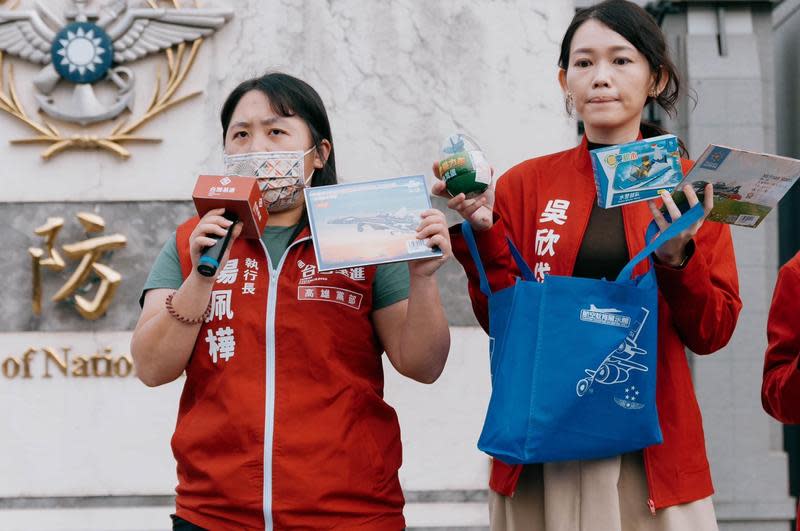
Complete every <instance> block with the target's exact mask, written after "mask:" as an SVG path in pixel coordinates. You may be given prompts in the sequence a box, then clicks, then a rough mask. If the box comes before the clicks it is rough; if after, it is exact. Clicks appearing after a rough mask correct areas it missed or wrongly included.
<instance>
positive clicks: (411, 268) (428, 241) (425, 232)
mask: <svg viewBox="0 0 800 531" xmlns="http://www.w3.org/2000/svg"><path fill="white" fill-rule="evenodd" d="M421 217H422V221H421V222H420V224H419V226H418V227H417V239H418V240H423V241H424V242H425V245H427V246H428V247H438V248H439V249H441V251H442V256H440V257H437V258H430V259H427V260H412V261H410V262H408V272H409V273H410V274H411V275H412V276H418V277H430V276H431V275H433V274H434V273H435V272H436V271H437V270H438V269H439V268H440V267H441V266H442V264H444V263H445V262H446V261H447V260H449V259H450V257H451V256H452V255H453V250H452V247H451V245H450V233H449V232H448V230H447V221H446V220H445V217H444V214H443V213H442V212H441V211H439V210H436V209H430V210H426V211H425V212H423V213H422V214H421Z"/></svg>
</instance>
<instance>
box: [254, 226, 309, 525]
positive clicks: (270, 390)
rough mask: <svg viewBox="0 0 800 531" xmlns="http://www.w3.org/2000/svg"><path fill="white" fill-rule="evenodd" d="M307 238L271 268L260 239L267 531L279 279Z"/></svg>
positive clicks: (269, 514) (273, 422) (264, 502)
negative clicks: (265, 286) (264, 280)
mask: <svg viewBox="0 0 800 531" xmlns="http://www.w3.org/2000/svg"><path fill="white" fill-rule="evenodd" d="M309 239H310V238H309V237H305V238H302V239H299V240H295V241H294V242H292V243H291V244H289V247H287V248H286V250H285V251H284V252H283V256H282V257H281V260H280V262H278V267H276V268H275V269H273V268H272V260H270V257H269V251H268V250H267V246H266V245H265V244H264V241H263V240H261V239H260V238H259V242H260V243H261V248H262V249H264V256H266V258H267V266H268V267H269V291H268V292H267V317H266V323H265V327H266V339H267V341H266V356H267V363H266V367H267V374H266V380H265V386H266V392H265V398H266V404H265V408H264V498H263V506H264V529H265V530H266V531H272V530H273V523H272V450H273V438H274V436H275V311H276V307H277V304H278V279H279V277H280V272H281V269H282V268H283V262H284V261H285V260H286V256H287V255H288V254H289V251H290V250H291V248H292V247H294V246H295V245H297V244H298V243H301V242H304V241H307V240H309Z"/></svg>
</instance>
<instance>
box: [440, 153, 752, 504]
mask: <svg viewBox="0 0 800 531" xmlns="http://www.w3.org/2000/svg"><path fill="white" fill-rule="evenodd" d="M690 164H691V163H690V162H689V161H684V170H688V168H689V167H690ZM592 175H593V174H592V167H591V161H590V159H589V152H588V151H587V148H586V140H585V139H584V140H583V142H582V143H581V145H579V146H577V147H575V148H573V149H570V150H567V151H562V152H560V153H555V154H552V155H547V156H544V157H538V158H535V159H531V160H528V161H525V162H523V163H521V164H519V165H517V166H515V167H514V168H511V169H510V170H509V171H508V172H507V173H506V174H505V175H503V176H502V177H501V178H500V179H499V180H498V182H497V189H496V200H495V209H494V210H495V218H496V220H497V221H496V222H495V224H494V226H493V227H492V228H491V229H490V230H488V231H483V232H476V242H477V243H478V247H479V249H480V253H481V257H482V258H483V262H484V266H486V273H487V275H488V276H489V281H490V283H491V285H492V287H493V289H501V288H503V287H506V286H509V285H511V284H512V283H513V282H514V278H515V275H519V273H518V272H517V270H516V267H515V266H514V264H513V261H512V260H511V257H510V254H509V252H508V246H507V245H506V242H505V234H508V235H509V236H510V237H511V239H512V240H513V241H514V243H515V244H516V245H517V246H518V247H519V249H520V250H521V252H522V254H523V256H524V257H525V260H526V261H527V262H528V264H529V265H530V266H531V267H532V268H534V269H535V272H536V273H537V274H539V275H541V274H552V275H572V271H573V268H574V266H575V259H576V257H577V255H578V250H579V249H580V246H581V243H582V241H583V235H584V233H585V232H586V227H587V225H588V223H589V216H590V214H591V211H592V205H593V204H594V203H595V201H596V192H595V186H594V179H593V176H592ZM621 208H622V218H623V224H624V227H625V238H626V241H627V245H628V252H629V256H634V255H635V254H636V253H637V252H638V251H639V250H641V249H642V248H643V247H644V244H645V240H644V235H645V229H646V228H647V225H648V224H649V223H650V221H651V219H652V215H651V213H650V210H649V208H648V207H647V203H635V204H631V205H626V206H623V207H621ZM451 236H452V238H451V239H452V241H453V252H454V254H455V256H456V258H457V259H458V260H459V262H461V264H462V265H463V266H464V269H465V271H466V272H467V277H468V279H469V291H470V298H471V299H472V304H473V308H474V310H475V315H476V316H477V317H478V320H479V321H480V322H481V324H482V325H483V327H484V329H488V326H487V316H488V313H487V301H486V297H485V296H483V294H481V292H480V289H479V280H478V275H477V271H476V270H475V267H474V264H473V262H472V259H471V258H470V255H469V251H468V249H467V247H466V243H465V241H464V239H463V237H461V235H460V233H458V232H457V231H456V233H454V234H452V235H451ZM695 243H696V250H695V253H694V255H693V256H692V258H691V259H690V260H689V262H688V263H687V265H686V267H685V268H684V269H681V270H675V269H671V268H667V267H663V266H659V265H656V276H657V278H658V285H659V306H658V362H657V363H658V366H657V371H658V374H657V384H656V385H657V387H656V404H657V407H658V414H659V421H660V424H661V430H662V433H663V435H664V442H663V443H662V444H660V445H656V446H651V447H649V448H646V449H645V451H644V465H645V470H646V472H647V484H648V487H649V490H650V506H651V508H652V509H656V508H662V507H668V506H671V505H677V504H681V503H686V502H689V501H694V500H699V499H702V498H705V497H707V496H710V495H711V494H712V493H713V492H714V489H713V487H712V484H711V474H710V472H709V466H708V460H707V459H706V451H705V440H704V436H703V424H702V420H701V417H700V408H699V407H698V405H697V399H696V398H695V394H694V387H693V385H692V379H691V374H690V371H689V366H688V364H687V360H686V355H685V353H684V345H685V346H687V347H689V348H690V349H691V350H692V351H694V352H695V353H698V354H709V353H711V352H714V351H716V350H718V349H720V348H722V347H723V346H725V344H726V343H727V342H728V340H729V339H730V337H731V335H732V334H733V330H734V328H735V326H736V320H737V318H738V315H739V310H740V309H741V301H740V300H739V285H738V275H737V271H736V262H735V259H734V255H733V244H732V241H731V235H730V230H729V228H728V226H727V225H722V224H719V223H711V222H706V223H705V224H704V225H703V226H702V228H701V229H700V232H699V233H698V234H697V236H696V237H695ZM647 268H649V264H648V263H647V262H644V263H642V264H639V266H637V268H636V270H635V272H636V274H641V273H643V272H644V271H646V270H647ZM521 471H522V467H521V466H510V465H507V464H505V463H502V462H500V461H498V460H494V464H493V467H492V475H491V479H490V486H491V488H492V489H493V490H495V491H497V492H499V493H501V494H505V495H510V494H511V493H513V492H514V489H515V488H516V483H517V480H518V479H519V474H520V472H521Z"/></svg>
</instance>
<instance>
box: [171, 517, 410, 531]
mask: <svg viewBox="0 0 800 531" xmlns="http://www.w3.org/2000/svg"><path fill="white" fill-rule="evenodd" d="M172 531H207V530H206V529H203V528H202V527H200V526H196V525H194V524H193V523H191V522H187V521H186V520H184V519H183V518H178V517H177V516H175V515H174V514H173V515H172ZM402 531H405V529H403V530H402Z"/></svg>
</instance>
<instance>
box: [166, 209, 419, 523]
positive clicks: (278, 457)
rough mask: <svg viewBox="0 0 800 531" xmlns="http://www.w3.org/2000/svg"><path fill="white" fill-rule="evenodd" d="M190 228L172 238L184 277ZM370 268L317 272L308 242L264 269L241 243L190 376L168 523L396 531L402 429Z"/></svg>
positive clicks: (261, 259)
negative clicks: (386, 372) (386, 371)
mask: <svg viewBox="0 0 800 531" xmlns="http://www.w3.org/2000/svg"><path fill="white" fill-rule="evenodd" d="M197 222H198V219H197V218H193V219H191V220H189V221H188V222H186V223H184V224H183V225H181V226H180V227H179V228H178V231H177V242H178V253H179V256H180V261H181V268H182V271H183V276H184V278H186V277H187V276H188V274H189V272H190V271H191V260H190V257H189V235H190V233H191V231H192V230H193V229H194V227H195V226H196V225H197ZM374 276H375V267H363V268H351V269H347V270H340V271H337V272H334V273H320V272H319V271H318V270H317V267H316V259H315V257H314V248H313V244H312V243H311V240H310V238H309V236H308V230H307V229H306V230H305V231H304V232H303V233H302V234H301V235H300V236H299V237H298V239H297V240H295V241H294V242H293V243H292V245H290V247H289V249H288V250H287V251H286V253H285V254H284V257H283V259H282V261H281V264H280V265H279V266H278V267H277V269H276V271H272V270H271V265H270V261H269V258H268V256H267V251H266V248H265V247H264V245H263V243H262V242H261V241H260V240H245V239H239V240H237V241H236V242H235V243H234V244H233V247H232V249H231V254H230V259H229V260H228V262H227V263H226V264H225V266H224V267H223V269H222V270H221V271H220V274H219V276H218V278H217V281H216V283H215V284H214V288H213V289H214V291H213V293H212V303H213V308H214V311H213V312H212V316H211V320H210V322H207V323H204V324H203V326H202V327H201V328H200V332H199V334H198V336H197V342H196V343H195V348H194V352H193V354H192V357H191V358H190V360H189V364H188V365H187V367H186V383H185V385H184V388H183V394H182V396H181V401H180V408H179V411H178V421H177V426H176V428H175V434H174V436H173V438H172V449H173V453H174V455H175V459H176V460H177V462H178V487H177V489H176V490H177V501H176V504H177V515H178V516H179V517H181V518H184V519H185V520H188V521H190V522H192V523H194V524H196V525H199V526H201V527H204V528H208V529H213V530H215V531H216V530H231V531H233V530H237V531H239V530H242V529H248V530H249V529H265V528H266V529H297V528H303V529H323V528H325V529H328V528H334V527H336V528H340V529H352V530H364V531H368V530H369V531H371V530H375V531H378V530H380V531H384V530H392V529H394V530H399V529H402V528H403V527H404V525H405V522H404V519H403V514H402V510H403V504H404V500H403V494H402V491H401V489H400V483H399V481H398V477H397V471H398V469H399V467H400V464H401V459H402V456H401V447H400V428H399V425H398V421H397V416H396V414H395V412H394V410H393V409H392V408H391V407H390V406H389V405H388V404H386V402H384V401H383V367H382V360H381V357H382V352H383V348H382V346H381V344H380V342H379V340H378V338H377V336H376V334H375V330H374V328H373V326H372V321H371V314H372V281H373V278H374Z"/></svg>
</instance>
